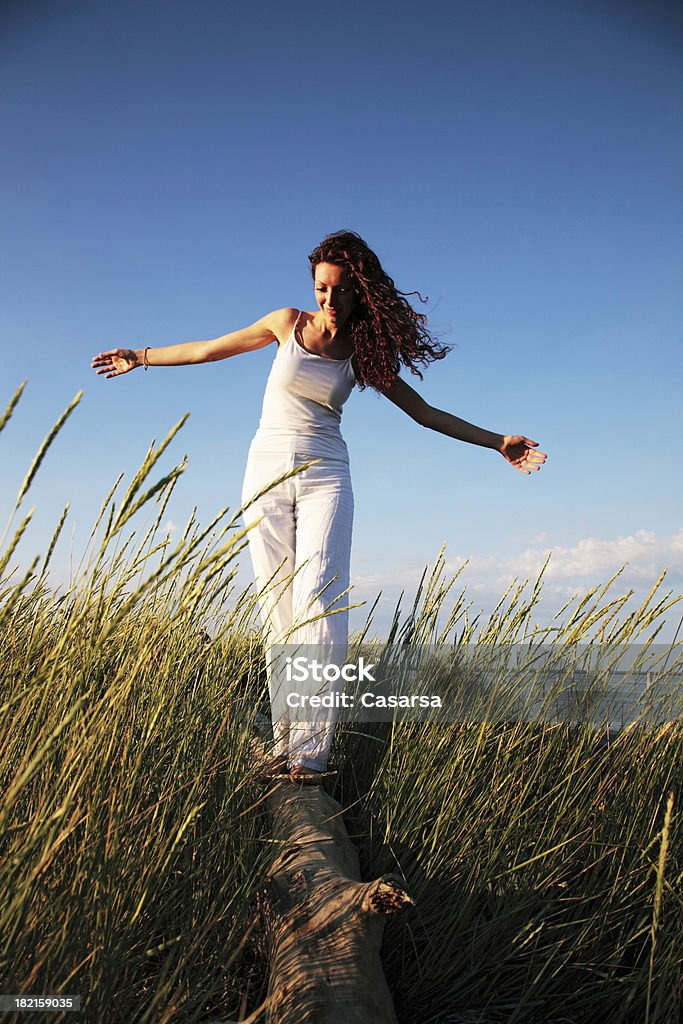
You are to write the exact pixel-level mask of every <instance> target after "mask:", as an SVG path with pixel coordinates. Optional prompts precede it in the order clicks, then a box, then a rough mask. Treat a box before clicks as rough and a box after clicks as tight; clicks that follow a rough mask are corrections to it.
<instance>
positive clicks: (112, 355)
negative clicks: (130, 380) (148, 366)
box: [90, 348, 142, 378]
mask: <svg viewBox="0 0 683 1024" xmlns="http://www.w3.org/2000/svg"><path fill="white" fill-rule="evenodd" d="M90 365H91V366H92V368H93V369H94V370H95V371H96V372H97V374H98V375H101V374H104V375H105V377H106V378H108V377H118V376H119V375H120V374H122V373H128V371H129V370H134V369H135V368H136V367H137V366H142V360H141V358H140V356H139V355H138V353H137V352H135V351H134V350H133V349H132V348H112V349H110V350H109V352H100V354H99V355H98V356H95V357H94V358H93V361H92V363H91V364H90Z"/></svg>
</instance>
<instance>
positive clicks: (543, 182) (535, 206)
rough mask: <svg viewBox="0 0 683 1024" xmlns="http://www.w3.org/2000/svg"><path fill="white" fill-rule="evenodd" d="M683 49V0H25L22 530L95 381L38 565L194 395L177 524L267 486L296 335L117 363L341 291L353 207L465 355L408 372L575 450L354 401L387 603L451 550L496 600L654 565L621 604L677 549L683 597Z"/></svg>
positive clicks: (14, 157)
mask: <svg viewBox="0 0 683 1024" xmlns="http://www.w3.org/2000/svg"><path fill="white" fill-rule="evenodd" d="M682 44H683V18H682V17H681V15H680V14H679V13H677V8H676V6H675V5H674V4H668V3H657V2H654V3H645V2H642V3H641V2H635V0H632V2H622V3H616V2H609V0H595V2H590V0H552V2H548V0H545V2H541V0H538V2H537V0H521V2H514V3H511V4H510V3H504V2H502V0H495V2H493V0H484V2H481V3H477V4H472V3H467V4H465V3H460V2H457V0H456V2H451V3H446V2H442V0H439V2H433V0H427V2H425V3H421V4H419V5H418V4H406V3H401V2H398V3H396V2H392V3H389V2H388V0H387V2H379V3H358V2H355V0H351V2H348V3H344V4H337V5H330V4H318V5H314V4H310V3H305V4H304V3H300V2H298V0H294V2H292V3H289V4H287V5H283V4H276V3H273V2H265V3H260V4H257V5H256V4H254V5H248V6H247V7H245V8H243V7H242V6H239V7H238V6H236V5H233V4H228V3H225V2H218V0H202V2H189V0H187V2H185V0H183V2H181V0H163V2H162V0H139V2H133V0H118V2H117V3H116V4H105V3H85V2H68V0H65V2H63V3H61V4H59V5H50V4H48V3H41V2H37V0H33V2H31V0H24V2H23V3H20V2H19V0H9V2H7V3H5V4H4V5H3V8H2V13H1V14H0V87H1V89H0V95H2V97H3V99H2V101H1V103H0V128H1V132H2V139H3V151H4V153H3V160H2V162H0V186H1V198H0V215H1V225H2V237H3V243H4V244H3V246H2V251H1V252H0V262H1V265H0V290H1V292H2V294H1V296H0V297H1V303H0V333H1V337H2V353H3V358H2V364H1V366H2V371H1V375H0V381H1V383H2V393H1V394H0V404H2V405H4V404H5V401H6V400H8V399H9V396H10V395H11V394H12V393H13V391H14V390H15V388H16V386H17V385H18V384H19V383H20V381H22V380H23V379H25V378H28V380H29V384H28V387H27V391H26V394H25V397H24V399H23V401H22V403H21V405H20V407H19V409H18V410H17V413H16V414H15V417H14V418H13V420H12V423H11V425H10V426H9V427H8V428H7V429H6V431H5V432H4V433H3V435H2V437H1V438H0V452H1V458H2V460H3V462H2V465H3V487H2V492H0V517H1V518H0V522H3V521H4V520H5V519H6V518H7V515H8V513H9V510H10V508H11V505H12V503H13V499H14V495H15V493H16V490H17V489H18V487H19V484H20V482H21V479H22V478H23V475H24V472H25V470H26V468H27V466H28V464H29V462H30V460H31V458H32V456H33V452H34V451H35V449H36V447H37V446H38V444H39V443H40V441H41V440H42V437H43V436H44V435H45V433H46V432H47V430H48V429H49V428H50V426H51V425H52V423H53V421H54V420H55V419H56V417H57V416H58V415H59V413H60V412H61V410H62V409H63V408H64V407H65V406H66V404H67V403H68V401H69V400H70V399H71V397H72V396H73V395H74V393H75V392H76V391H77V390H79V389H81V388H83V389H84V391H85V396H84V398H83V401H82V403H81V405H80V407H79V409H78V410H77V412H76V414H75V415H74V416H73V417H72V419H71V421H70V422H69V424H68V425H67V427H66V428H65V430H64V431H63V433H62V435H61V436H60V438H59V440H58V442H57V444H56V446H55V448H54V449H53V450H52V452H51V453H50V456H49V458H48V460H47V461H46V462H45V464H44V465H43V467H42V468H41V471H40V474H39V477H38V478H37V479H36V483H35V485H34V487H33V488H32V491H31V496H30V503H33V504H35V505H36V510H37V511H36V516H35V521H34V524H33V526H32V529H31V530H30V531H29V533H28V534H27V536H26V538H25V540H24V541H23V542H22V546H21V548H20V549H19V552H18V556H19V557H20V559H21V560H23V561H28V560H29V559H30V557H31V556H32V555H33V554H34V553H37V552H39V551H45V549H46V546H47V542H48V539H49V536H50V534H51V532H52V528H53V526H54V524H55V523H56V521H57V519H58V517H59V514H60V512H61V510H62V508H63V506H64V504H65V503H66V502H67V501H71V503H72V508H71V513H70V532H69V531H67V535H66V536H65V538H64V543H63V544H62V545H60V549H59V550H58V552H57V553H56V558H55V565H56V576H57V577H59V576H60V574H61V577H62V578H66V574H67V572H68V564H69V559H70V557H71V552H70V549H72V550H73V552H75V553H78V552H79V551H80V550H81V549H82V546H83V543H84V542H85V539H86V537H87V534H88V532H89V527H90V525H91V524H92V522H93V519H94V516H95V514H96V511H97V508H98V507H99V504H100V502H101V500H102V498H103V497H104V495H105V494H106V493H107V491H108V489H109V487H110V486H111V484H112V483H113V481H114V479H115V478H116V477H117V475H118V474H119V472H121V471H125V472H126V473H127V474H128V475H130V474H131V473H132V472H134V470H135V469H136V468H137V466H138V465H139V463H140V461H141V460H142V458H143V457H144V454H145V452H146V450H147V447H148V445H149V442H150V440H151V439H152V437H157V438H159V437H162V436H164V435H165V433H166V432H167V430H168V429H169V428H170V427H171V425H172V424H173V423H175V422H176V421H177V420H178V419H179V418H180V416H181V415H182V414H183V413H185V412H186V411H189V412H190V413H191V416H190V420H189V422H188V424H187V426H186V427H185V428H184V430H183V432H182V434H181V435H180V436H179V438H177V439H176V442H175V444H174V446H173V449H172V458H173V461H178V460H179V459H180V458H181V457H182V455H183V454H185V453H187V455H188V458H189V468H188V470H187V472H186V473H185V475H184V477H183V479H182V480H181V482H180V483H179V485H178V487H177V489H176V493H175V496H174V499H173V503H172V507H171V509H170V510H169V528H171V529H172V528H173V527H174V526H178V525H181V524H183V523H184V522H185V520H186V519H187V517H188V516H189V514H190V511H191V509H192V507H193V506H194V505H197V506H198V509H199V517H200V519H201V521H202V522H208V520H209V519H210V518H211V517H212V516H213V514H214V513H215V512H216V511H217V510H218V509H219V508H221V507H223V506H224V505H226V504H229V505H232V506H235V505H237V504H238V501H239V493H240V484H241V476H242V472H243V467H244V462H245V457H246V451H247V448H248V445H249V440H250V438H251V436H252V435H253V433H254V431H255V429H256V426H257V424H258V418H259V413H260V405H261V397H262V392H263V387H264V384H265V380H266V377H267V374H268V369H269V366H270V363H271V361H272V358H273V356H274V354H275V353H274V350H273V349H271V348H270V347H268V348H266V349H265V350H262V351H260V352H258V353H252V354H250V355H244V356H241V357H237V358H235V359H231V360H228V361H225V362H222V363H218V364H212V365H209V366H202V367H192V368H174V369H170V370H157V371H153V372H150V373H142V372H140V371H137V372H136V373H134V374H131V375H129V376H127V377H123V378H120V379H118V380H113V381H106V382H105V381H103V380H102V379H99V378H97V377H95V375H94V373H93V372H92V371H91V370H90V368H89V364H90V358H91V356H92V355H93V354H94V353H96V352H99V351H101V350H103V349H106V348H110V347H114V346H116V345H123V346H140V345H145V344H150V345H161V344H167V343H176V342H180V341H189V340H195V339H199V338H208V337H216V336H218V335H221V334H224V333H226V332H228V331H230V330H234V329H237V328H239V327H241V326H245V325H246V324H248V323H251V322H253V321H254V320H255V319H257V318H258V317H259V316H261V315H263V314H264V313H265V312H266V311H268V310H269V309H273V308H277V307H280V306H290V305H291V306H298V307H302V308H311V307H312V305H313V296H312V290H311V284H310V276H309V271H308V264H307V260H306V255H307V253H308V252H309V251H310V249H312V248H313V247H314V246H315V245H316V244H317V242H318V241H319V240H320V238H321V237H322V236H323V235H324V234H326V233H327V232H329V231H332V230H336V229H338V228H342V227H348V228H352V229H354V230H356V231H358V232H359V233H360V234H362V235H363V236H364V237H365V238H366V240H367V241H368V243H369V244H370V245H371V246H372V247H373V248H374V249H375V250H376V251H377V253H378V254H379V256H380V258H381V259H382V261H383V263H384V265H385V267H386V269H387V270H388V271H389V273H390V274H391V275H392V276H393V277H394V279H395V281H396V283H397V285H398V286H399V287H400V288H403V289H404V290H406V291H408V290H413V289H419V290H420V291H421V292H422V294H423V295H427V296H428V297H429V301H428V304H427V306H426V310H427V312H428V314H429V317H430V324H431V326H432V328H433V329H434V330H435V331H436V332H437V333H438V334H439V336H440V337H441V338H442V339H443V340H444V341H445V342H447V343H448V344H451V345H452V346H453V351H452V352H451V353H450V355H449V356H448V358H447V359H446V360H444V361H442V362H440V363H438V364H436V365H434V366H433V367H431V368H430V369H429V370H428V371H427V373H426V376H425V380H424V382H422V383H420V382H419V381H418V380H417V379H416V378H411V379H410V383H411V384H413V385H414V386H416V387H417V388H418V389H419V390H420V392H421V394H423V395H424V396H425V398H426V399H427V400H428V401H430V402H431V403H432V404H434V405H436V406H438V407H440V408H443V409H447V410H448V411H450V412H453V413H455V414H456V415H460V416H462V417H464V418H465V419H469V420H471V421H473V422H475V423H477V424H479V425H481V426H484V427H487V428H489V429H492V430H497V431H500V432H503V433H525V434H527V436H530V437H532V438H534V439H536V440H538V441H539V442H540V443H541V447H542V448H543V450H545V451H547V452H548V453H549V461H548V463H547V465H546V467H545V468H544V469H543V471H542V472H541V473H539V474H537V475H534V476H533V477H532V478H528V477H525V476H524V475H523V474H521V473H519V472H517V471H515V470H513V469H511V468H510V467H508V466H507V465H506V464H505V462H504V461H503V459H502V458H500V456H498V455H496V454H495V453H493V452H490V451H486V450H483V449H479V448H474V447H469V446H466V445H462V444H459V443H458V442H455V441H452V440H450V439H448V438H445V437H442V436H440V435H437V434H434V433H432V432H427V431H425V430H424V429H422V428H419V427H417V426H416V425H415V424H414V423H413V422H412V421H411V420H409V419H408V418H407V417H405V415H404V414H402V413H401V412H400V411H399V410H397V409H396V408H395V407H394V406H392V405H391V404H390V403H389V402H387V401H386V400H385V399H382V398H380V397H379V396H377V395H375V394H374V393H372V392H370V391H366V392H364V393H362V394H358V393H356V394H354V395H352V397H351V399H350V400H349V402H348V404H347V406H346V408H345V412H344V420H343V431H344V435H345V437H346V440H347V443H348V446H349V450H350V456H351V463H352V472H353V479H354V490H355V494H356V521H355V536H354V553H353V562H352V581H353V583H354V596H355V599H356V600H367V601H372V600H373V599H374V597H375V596H376V594H377V593H378V591H379V590H382V591H383V593H384V595H385V597H384V600H383V603H382V605H381V607H380V611H379V616H378V618H377V623H378V626H381V625H382V622H383V621H386V618H387V617H388V616H389V614H390V610H391V608H393V605H394V603H395V600H396V598H397V597H398V594H399V593H400V591H401V590H402V589H405V590H406V592H407V594H408V595H409V596H411V595H412V594H413V593H414V591H415V587H416V584H417V581H418V580H419V577H420V575H421V572H422V570H423V568H424V567H425V566H426V565H428V564H431V563H432V562H433V561H434V558H435V557H436V555H437V553H438V551H439V549H440V547H441V545H442V544H443V543H446V544H447V549H446V553H447V558H448V566H449V569H450V570H451V571H453V572H454V571H455V570H456V569H457V568H458V567H459V566H460V565H461V564H462V562H463V560H465V559H469V560H470V562H469V565H468V567H467V569H466V570H465V572H464V574H463V576H462V580H463V583H464V584H465V585H466V586H467V592H468V595H469V597H470V599H471V600H472V601H473V602H474V605H475V607H477V608H479V607H481V608H483V609H490V608H491V607H493V605H495V603H496V601H497V599H498V597H499V596H500V595H501V594H502V593H503V591H504V590H505V587H506V586H507V584H508V582H509V581H510V579H511V578H514V577H516V576H519V577H521V578H522V579H525V578H527V577H529V576H530V577H534V576H535V574H536V572H537V570H538V568H539V567H540V565H541V564H542V563H543V561H544V560H545V558H546V556H547V554H548V552H549V551H550V552H552V557H551V564H550V569H549V571H548V573H547V576H546V587H545V591H544V607H545V608H546V614H547V615H548V616H549V615H550V614H551V613H552V612H553V611H554V610H555V609H556V608H557V607H558V606H559V604H560V603H562V602H563V601H564V600H566V598H567V597H568V596H569V595H570V594H572V593H575V592H584V591H585V590H587V589H588V587H589V586H591V585H594V584H595V583H598V582H605V581H606V580H607V579H608V578H609V576H610V575H611V574H612V573H613V572H614V571H616V569H617V568H619V566H621V565H623V564H624V563H628V567H627V569H626V570H625V572H624V574H623V575H622V577H621V582H620V583H619V584H618V586H617V588H616V591H615V593H616V592H619V593H621V592H624V591H625V590H627V589H629V588H631V587H633V588H634V589H635V591H636V597H638V596H644V594H645V593H647V591H648V590H649V588H650V586H651V585H652V583H654V581H655V580H656V578H657V576H658V575H659V573H660V571H661V570H662V569H664V568H668V570H669V575H668V577H667V580H668V583H667V585H668V586H670V587H671V588H673V589H674V591H675V592H676V593H680V592H681V591H682V590H683V587H682V584H683V515H682V513H681V510H682V508H683V502H682V500H681V499H682V497H683V495H682V490H683V488H682V485H681V471H680V463H681V457H680V439H679V438H680V406H681V398H680V396H681V393H682V385H683V357H682V356H681V351H682V349H681V312H682V310H681V306H682V302H681V288H680V281H681V263H682V258H681V257H682V253H681V238H682V237H683V224H682V221H683V216H682V213H683V210H682V204H681V198H680V181H681V180H683V133H682V130H681V124H682V123H683V122H682V120H681V115H682V113H683V110H682V108H683V45H682ZM167 464H168V465H170V464H171V461H170V460H169V462H168V463H167ZM243 576H244V580H245V582H246V581H248V579H249V578H250V567H249V564H248V561H247V560H246V559H245V560H244V564H243ZM680 614H681V612H676V610H675V609H674V610H673V611H672V613H671V615H670V625H669V626H668V627H667V628H668V634H666V635H668V636H669V637H670V636H671V635H672V634H673V631H674V629H675V627H676V625H677V624H678V619H679V618H680ZM541 617H542V616H541ZM362 619H363V613H362V612H360V613H356V616H355V618H354V620H353V621H354V622H355V623H359V622H361V621H362Z"/></svg>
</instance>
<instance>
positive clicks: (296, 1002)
mask: <svg viewBox="0 0 683 1024" xmlns="http://www.w3.org/2000/svg"><path fill="white" fill-rule="evenodd" d="M268 806H269V811H270V816H271V820H272V832H273V839H274V841H275V843H276V844H278V846H279V848H280V852H279V854H278V857H277V859H276V860H275V862H274V864H273V866H272V868H271V870H270V872H269V874H268V878H267V881H266V885H265V887H264V911H265V916H266V924H267V930H268V934H269V940H270V950H271V954H270V975H269V983H268V998H267V1000H266V1007H267V1019H268V1021H270V1022H271V1024H295V1022H296V1024H306V1022H310V1024H314V1022H315V1024H369V1022H372V1024H395V1022H396V1014H395V1011H394V1006H393V1002H392V999H391V994H390V992H389V987H388V985H387V982H386V979H385V977H384V972H383V970H382V965H381V962H380V956H379V952H380V946H381V942H382V932H383V931H384V925H385V922H386V917H387V915H389V914H393V913H394V912H395V911H398V910H401V909H402V908H403V907H405V906H407V905H409V904H411V903H412V902H413V901H412V900H411V898H410V896H409V895H408V893H407V891H406V889H405V887H404V885H403V882H402V881H401V879H400V878H399V877H398V876H397V875H383V876H382V878H378V879H377V880H376V881H374V882H361V881H360V867H359V863H358V855H357V853H356V849H355V847H354V846H353V844H352V842H351V840H350V839H349V835H348V832H347V831H346V827H345V825H344V822H343V820H342V809H341V807H340V806H339V804H338V803H337V802H336V801H335V800H333V799H332V797H331V796H329V795H328V794H327V793H326V792H325V791H324V789H323V788H322V786H298V785H295V784H293V783H291V782H289V781H284V782H281V783H280V784H279V785H278V786H277V788H276V789H275V790H274V792H273V793H272V794H271V796H269V797H268Z"/></svg>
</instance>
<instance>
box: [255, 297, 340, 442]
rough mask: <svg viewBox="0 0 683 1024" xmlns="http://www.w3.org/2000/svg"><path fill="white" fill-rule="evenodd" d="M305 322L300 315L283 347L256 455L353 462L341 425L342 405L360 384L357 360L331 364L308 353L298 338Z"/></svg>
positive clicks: (269, 386)
mask: <svg viewBox="0 0 683 1024" xmlns="http://www.w3.org/2000/svg"><path fill="white" fill-rule="evenodd" d="M300 318H301V313H299V316H298V317H297V319H296V323H295V324H294V327H293V328H292V333H291V334H290V336H289V337H288V338H287V341H285V342H284V343H283V344H282V345H279V346H278V352H277V355H276V356H275V359H274V360H273V366H272V368H271V371H270V375H269V377H268V382H267V384H266V390H265V394H264V396H263V409H262V411H261V421H260V423H259V428H258V430H257V431H256V434H255V436H254V439H253V441H252V443H251V450H253V451H262V452H300V453H304V454H308V455H313V456H315V457H316V458H318V457H325V458H330V459H342V460H343V461H344V462H348V461H349V454H348V450H347V447H346V442H345V441H344V439H343V437H342V435H341V429H340V423H341V416H342V406H343V405H344V402H345V401H346V400H347V398H348V397H349V395H350V394H351V392H352V390H353V386H354V384H355V382H356V375H355V373H354V372H353V366H352V365H351V360H352V358H353V356H349V358H348V359H330V358H328V357H327V356H319V355H316V354H315V353H314V352H309V351H308V350H307V349H305V348H304V347H303V345H302V344H301V343H300V342H299V341H298V339H297V337H296V329H297V326H298V324H299V319H300Z"/></svg>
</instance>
